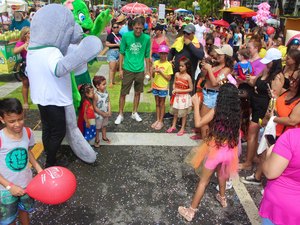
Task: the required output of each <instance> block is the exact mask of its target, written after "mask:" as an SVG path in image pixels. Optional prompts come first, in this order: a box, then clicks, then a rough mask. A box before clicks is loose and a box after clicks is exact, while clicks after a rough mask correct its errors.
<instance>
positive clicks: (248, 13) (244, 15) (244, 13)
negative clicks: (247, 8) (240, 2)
mask: <svg viewBox="0 0 300 225" xmlns="http://www.w3.org/2000/svg"><path fill="white" fill-rule="evenodd" d="M232 14H235V15H240V16H241V17H242V18H247V17H252V16H256V15H257V12H236V13H232Z"/></svg>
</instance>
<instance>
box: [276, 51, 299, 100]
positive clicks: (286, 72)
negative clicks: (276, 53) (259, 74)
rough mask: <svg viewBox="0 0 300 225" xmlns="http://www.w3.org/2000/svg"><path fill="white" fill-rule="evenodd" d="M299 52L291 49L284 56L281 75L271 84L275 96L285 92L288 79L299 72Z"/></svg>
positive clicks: (287, 86)
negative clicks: (284, 61) (284, 62)
mask: <svg viewBox="0 0 300 225" xmlns="http://www.w3.org/2000/svg"><path fill="white" fill-rule="evenodd" d="M299 65H300V50H297V49H291V50H290V51H289V52H288V54H287V56H286V65H285V67H284V68H283V71H282V73H280V74H278V75H277V76H276V78H275V79H274V81H273V82H272V90H273V91H274V94H275V95H276V96H279V95H280V94H281V93H283V92H285V91H287V90H288V89H289V86H290V81H289V78H290V77H292V76H293V75H294V74H296V73H298V72H299V71H300V69H299Z"/></svg>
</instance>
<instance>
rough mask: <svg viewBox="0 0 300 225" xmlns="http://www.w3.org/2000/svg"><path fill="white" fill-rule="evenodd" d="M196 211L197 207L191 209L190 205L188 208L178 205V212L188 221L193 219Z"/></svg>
mask: <svg viewBox="0 0 300 225" xmlns="http://www.w3.org/2000/svg"><path fill="white" fill-rule="evenodd" d="M197 211H198V209H193V208H192V207H189V208H186V207H183V206H179V207H178V212H179V214H180V215H181V216H182V217H184V218H185V219H186V220H187V221H189V222H191V221H192V220H193V219H194V216H195V214H196V212H197Z"/></svg>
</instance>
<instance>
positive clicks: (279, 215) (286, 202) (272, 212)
mask: <svg viewBox="0 0 300 225" xmlns="http://www.w3.org/2000/svg"><path fill="white" fill-rule="evenodd" d="M299 137H300V128H295V129H290V130H288V131H286V132H285V133H283V134H282V135H281V136H280V138H279V139H278V140H277V142H276V144H275V146H274V148H273V152H275V153H276V154H278V155H280V156H282V157H283V158H286V159H287V160H289V164H288V166H287V168H286V169H285V170H284V171H283V173H282V174H281V175H280V176H279V177H278V178H276V179H274V180H268V183H267V186H266V188H265V192H264V196H263V199H262V201H261V205H260V209H259V214H260V216H261V217H263V218H268V219H269V220H271V221H272V222H273V223H274V224H288V225H298V224H299V221H300V142H299V141H297V140H298V139H299Z"/></svg>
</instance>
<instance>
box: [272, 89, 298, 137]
mask: <svg viewBox="0 0 300 225" xmlns="http://www.w3.org/2000/svg"><path fill="white" fill-rule="evenodd" d="M287 93H288V92H285V93H283V94H282V95H280V96H279V97H278V98H277V100H276V109H277V113H278V117H288V116H289V115H290V114H291V112H292V111H293V109H294V108H295V106H296V105H297V104H298V103H299V102H300V99H298V100H296V101H294V102H293V103H291V104H290V105H286V104H285V97H286V95H287ZM298 126H299V124H297V125H296V126H295V127H298ZM295 127H294V126H285V125H283V124H279V123H278V124H277V125H276V137H279V136H280V135H281V134H282V133H283V132H284V131H286V130H288V129H290V128H295Z"/></svg>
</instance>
